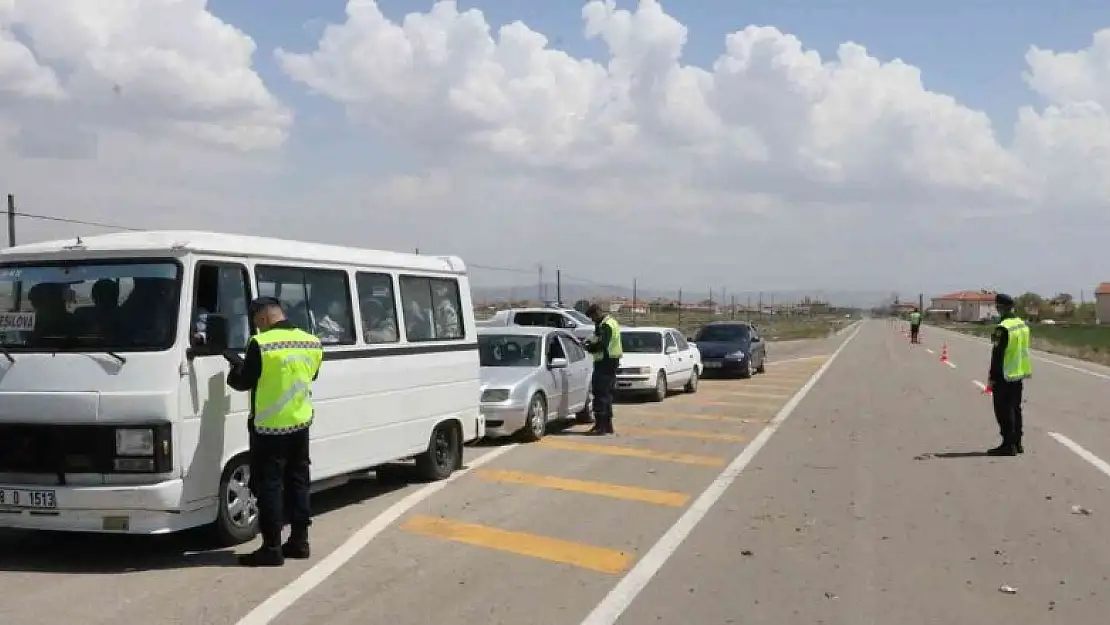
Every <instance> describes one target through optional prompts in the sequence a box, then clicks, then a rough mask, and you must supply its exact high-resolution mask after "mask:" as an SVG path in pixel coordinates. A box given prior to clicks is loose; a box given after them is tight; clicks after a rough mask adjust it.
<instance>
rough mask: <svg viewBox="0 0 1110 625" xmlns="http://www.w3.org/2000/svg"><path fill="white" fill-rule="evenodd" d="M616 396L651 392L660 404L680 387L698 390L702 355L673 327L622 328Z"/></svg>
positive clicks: (690, 390) (687, 389) (689, 390)
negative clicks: (621, 353)
mask: <svg viewBox="0 0 1110 625" xmlns="http://www.w3.org/2000/svg"><path fill="white" fill-rule="evenodd" d="M621 347H622V349H623V351H624V355H623V356H621V363H620V368H619V369H617V392H618V393H628V394H630V393H650V394H651V397H652V399H654V400H655V401H663V400H664V399H666V397H667V393H669V392H670V391H672V390H675V389H678V388H682V389H684V390H685V391H686V392H687V393H694V392H697V390H698V378H699V377H700V376H701V371H702V364H701V352H700V351H698V348H697V346H696V345H694V344H693V343H689V342H687V341H686V338H685V337H683V336H682V333H681V332H679V331H678V330H675V329H674V328H622V329H621Z"/></svg>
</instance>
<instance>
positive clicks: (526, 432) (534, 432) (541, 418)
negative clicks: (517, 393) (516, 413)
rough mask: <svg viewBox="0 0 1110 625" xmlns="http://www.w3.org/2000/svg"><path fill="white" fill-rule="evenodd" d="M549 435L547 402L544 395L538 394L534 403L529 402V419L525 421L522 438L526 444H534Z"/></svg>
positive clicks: (534, 398) (533, 400)
mask: <svg viewBox="0 0 1110 625" xmlns="http://www.w3.org/2000/svg"><path fill="white" fill-rule="evenodd" d="M546 433H547V402H546V401H544V399H543V395H540V394H539V393H536V394H535V395H533V396H532V401H530V402H528V417H527V418H526V419H525V420H524V427H523V428H522V429H521V430H520V437H521V438H522V439H524V441H525V442H528V443H534V442H536V441H538V440H540V439H541V438H543V435H544V434H546Z"/></svg>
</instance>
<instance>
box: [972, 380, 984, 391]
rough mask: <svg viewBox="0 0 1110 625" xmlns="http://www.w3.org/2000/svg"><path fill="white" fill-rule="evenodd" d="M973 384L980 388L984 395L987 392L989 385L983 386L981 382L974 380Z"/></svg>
mask: <svg viewBox="0 0 1110 625" xmlns="http://www.w3.org/2000/svg"><path fill="white" fill-rule="evenodd" d="M971 383H972V384H974V385H975V386H978V387H979V390H980V391H983V392H984V393H985V392H987V385H986V384H983V383H982V382H980V381H979V380H972V381H971Z"/></svg>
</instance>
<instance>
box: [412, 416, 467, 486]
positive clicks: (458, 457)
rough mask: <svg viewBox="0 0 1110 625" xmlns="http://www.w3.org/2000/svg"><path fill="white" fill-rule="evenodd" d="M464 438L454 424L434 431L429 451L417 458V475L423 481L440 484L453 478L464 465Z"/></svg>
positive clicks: (450, 423) (443, 424) (439, 427)
mask: <svg viewBox="0 0 1110 625" xmlns="http://www.w3.org/2000/svg"><path fill="white" fill-rule="evenodd" d="M461 439H462V437H461V436H460V432H459V429H458V427H457V426H456V425H455V424H454V423H452V422H447V423H440V424H439V425H437V426H436V429H435V430H433V431H432V440H431V441H429V442H428V450H427V451H425V452H424V453H422V454H420V455H419V456H417V457H416V473H417V475H419V476H420V478H421V479H423V480H425V481H429V482H438V481H439V480H445V479H447V478H449V477H451V474H452V473H454V472H455V469H457V468H459V467H460V466H461V465H462V441H461Z"/></svg>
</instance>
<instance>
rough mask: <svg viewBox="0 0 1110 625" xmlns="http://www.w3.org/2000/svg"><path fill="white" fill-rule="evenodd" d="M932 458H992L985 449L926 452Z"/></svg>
mask: <svg viewBox="0 0 1110 625" xmlns="http://www.w3.org/2000/svg"><path fill="white" fill-rule="evenodd" d="M925 455H927V456H929V457H931V458H990V457H991V456H990V454H988V453H987V452H985V451H949V452H944V453H939V454H925Z"/></svg>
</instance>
